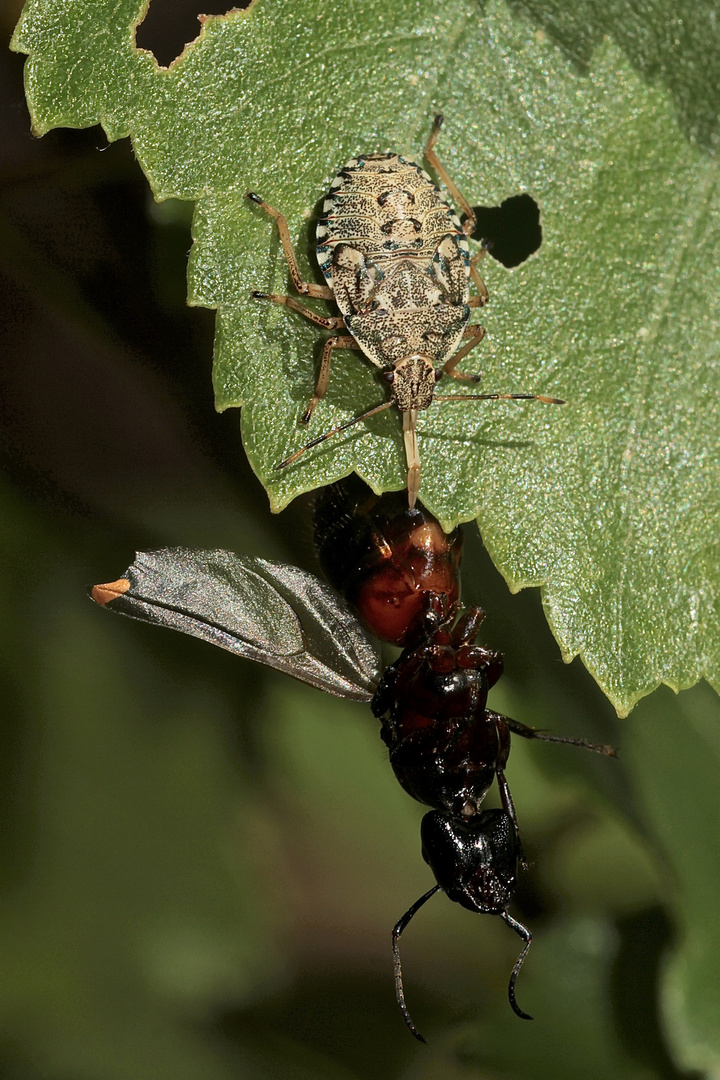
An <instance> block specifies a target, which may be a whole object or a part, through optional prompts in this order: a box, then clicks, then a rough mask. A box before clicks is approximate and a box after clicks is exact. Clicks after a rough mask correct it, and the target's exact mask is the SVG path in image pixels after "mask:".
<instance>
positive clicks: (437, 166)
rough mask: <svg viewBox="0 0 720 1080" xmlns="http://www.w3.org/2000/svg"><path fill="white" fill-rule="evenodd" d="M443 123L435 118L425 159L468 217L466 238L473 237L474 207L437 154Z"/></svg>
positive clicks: (466, 220)
mask: <svg viewBox="0 0 720 1080" xmlns="http://www.w3.org/2000/svg"><path fill="white" fill-rule="evenodd" d="M442 122H443V118H442V116H436V117H435V122H434V124H433V127H432V131H431V132H430V138H429V139H428V141H427V146H426V147H425V157H426V158H427V160H428V161H429V162H430V165H431V166H432V168H433V169H434V170H435V172H436V173H437V174H438V176H439V177H440V179H441V180H442V182H443V184H444V185H445V187H446V188H447V189H448V191H449V192H450V194H451V195H452V197H453V199H454V200H455V202H456V203H457V204H458V206H459V207H460V208H461V210H462V211H463V213H464V214H465V215H466V217H465V221H464V222H463V232H464V233H465V235H466V236H472V234H473V233H474V232H475V225H476V218H475V211H474V210H473V208H472V206H471V205H470V203H469V202H468V201H467V199H466V198H465V196H464V195H463V194H462V192H461V191H460V189H459V188H458V186H457V184H456V183H455V181H454V180H452V179H451V178H450V174H449V173H448V171H447V169H446V168H445V166H444V165H443V163H442V162H441V161H440V159H439V157H438V156H437V154H436V153H435V143H436V142H437V141H438V136H439V134H440V128H441V127H442Z"/></svg>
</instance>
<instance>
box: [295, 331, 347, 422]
mask: <svg viewBox="0 0 720 1080" xmlns="http://www.w3.org/2000/svg"><path fill="white" fill-rule="evenodd" d="M338 321H339V322H340V325H342V319H339V320H338ZM359 348H360V346H359V345H358V343H357V341H356V340H355V338H354V337H350V335H349V334H343V335H342V336H338V337H331V338H328V339H327V341H326V342H325V344H324V345H323V351H322V356H321V358H320V371H319V373H318V377H317V383H316V384H315V392H314V394H313V396H312V397H311V398H310V402H309V404H308V407H307V409H306V410H305V412H304V413H303V414H302V416H301V417H300V423H301V424H307V422H308V421H309V419H310V417H311V416H312V414H313V409H314V408H315V406H316V405H317V403H318V401H322V399H323V398H324V397H325V394H326V392H327V388H328V382H329V381H330V363H331V360H332V353H333V349H359Z"/></svg>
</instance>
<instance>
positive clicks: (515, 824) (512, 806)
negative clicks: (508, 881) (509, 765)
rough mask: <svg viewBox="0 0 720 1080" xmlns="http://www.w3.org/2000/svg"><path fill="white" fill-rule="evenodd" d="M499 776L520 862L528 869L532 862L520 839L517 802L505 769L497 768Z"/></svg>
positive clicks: (503, 800) (504, 804)
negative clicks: (506, 777)
mask: <svg viewBox="0 0 720 1080" xmlns="http://www.w3.org/2000/svg"><path fill="white" fill-rule="evenodd" d="M495 775H496V776H497V785H498V791H499V792H500V802H501V803H502V808H503V810H504V811H505V813H506V814H507V816H508V817H509V818H510V820H511V821H512V823H513V829H514V830H515V839H516V840H517V846H518V862H519V863H520V866H521V867H522V869H523V870H527V869H528V867H529V866H530V863H529V862H528V861H527V859H526V858H525V852H524V851H523V846H522V841H521V839H520V829H519V828H518V820H517V814H516V812H515V803H514V802H513V798H512V795H511V794H510V788H509V787H508V782H507V780H506V779H505V772H504V771H503V769H497V770H496V772H495Z"/></svg>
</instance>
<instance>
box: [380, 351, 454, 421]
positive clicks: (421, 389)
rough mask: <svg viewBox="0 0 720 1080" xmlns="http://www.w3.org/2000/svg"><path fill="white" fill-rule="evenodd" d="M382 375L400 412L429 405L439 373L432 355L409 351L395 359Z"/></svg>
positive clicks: (424, 407) (425, 407)
mask: <svg viewBox="0 0 720 1080" xmlns="http://www.w3.org/2000/svg"><path fill="white" fill-rule="evenodd" d="M382 377H383V379H384V380H385V382H387V383H388V384H389V385H390V388H391V391H392V397H393V401H394V402H395V404H396V405H397V407H398V409H399V410H400V412H409V410H410V409H427V408H429V407H430V405H431V404H432V399H433V393H434V391H435V383H436V382H437V381H438V378H439V377H440V373H439V372H438V371H437V369H436V368H435V364H434V362H433V358H432V356H428V354H427V353H410V355H409V356H404V357H403V358H402V359H401V360H396V362H395V363H394V365H393V366H392V367H391V368H388V369H387V370H386V371H384V372H383V374H382Z"/></svg>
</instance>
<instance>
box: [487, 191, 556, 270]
mask: <svg viewBox="0 0 720 1080" xmlns="http://www.w3.org/2000/svg"><path fill="white" fill-rule="evenodd" d="M473 209H474V211H475V214H476V215H477V228H476V229H475V232H474V233H473V238H474V239H475V240H488V241H489V242H490V244H492V247H491V248H490V250H489V254H490V255H492V257H493V259H497V261H498V262H500V263H502V264H503V266H507V267H511V266H519V265H520V263H522V262H525V260H526V259H527V258H529V256H530V255H532V253H533V252H534V251H537V249H538V248H539V247H540V244H541V243H542V229H541V228H540V208H539V206H538V204H537V203H536V202H535V200H534V199H533V198H531V197H530V195H512V196H511V197H510V198H509V199H505V201H504V202H502V203H501V204H500V206H475V207H473Z"/></svg>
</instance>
